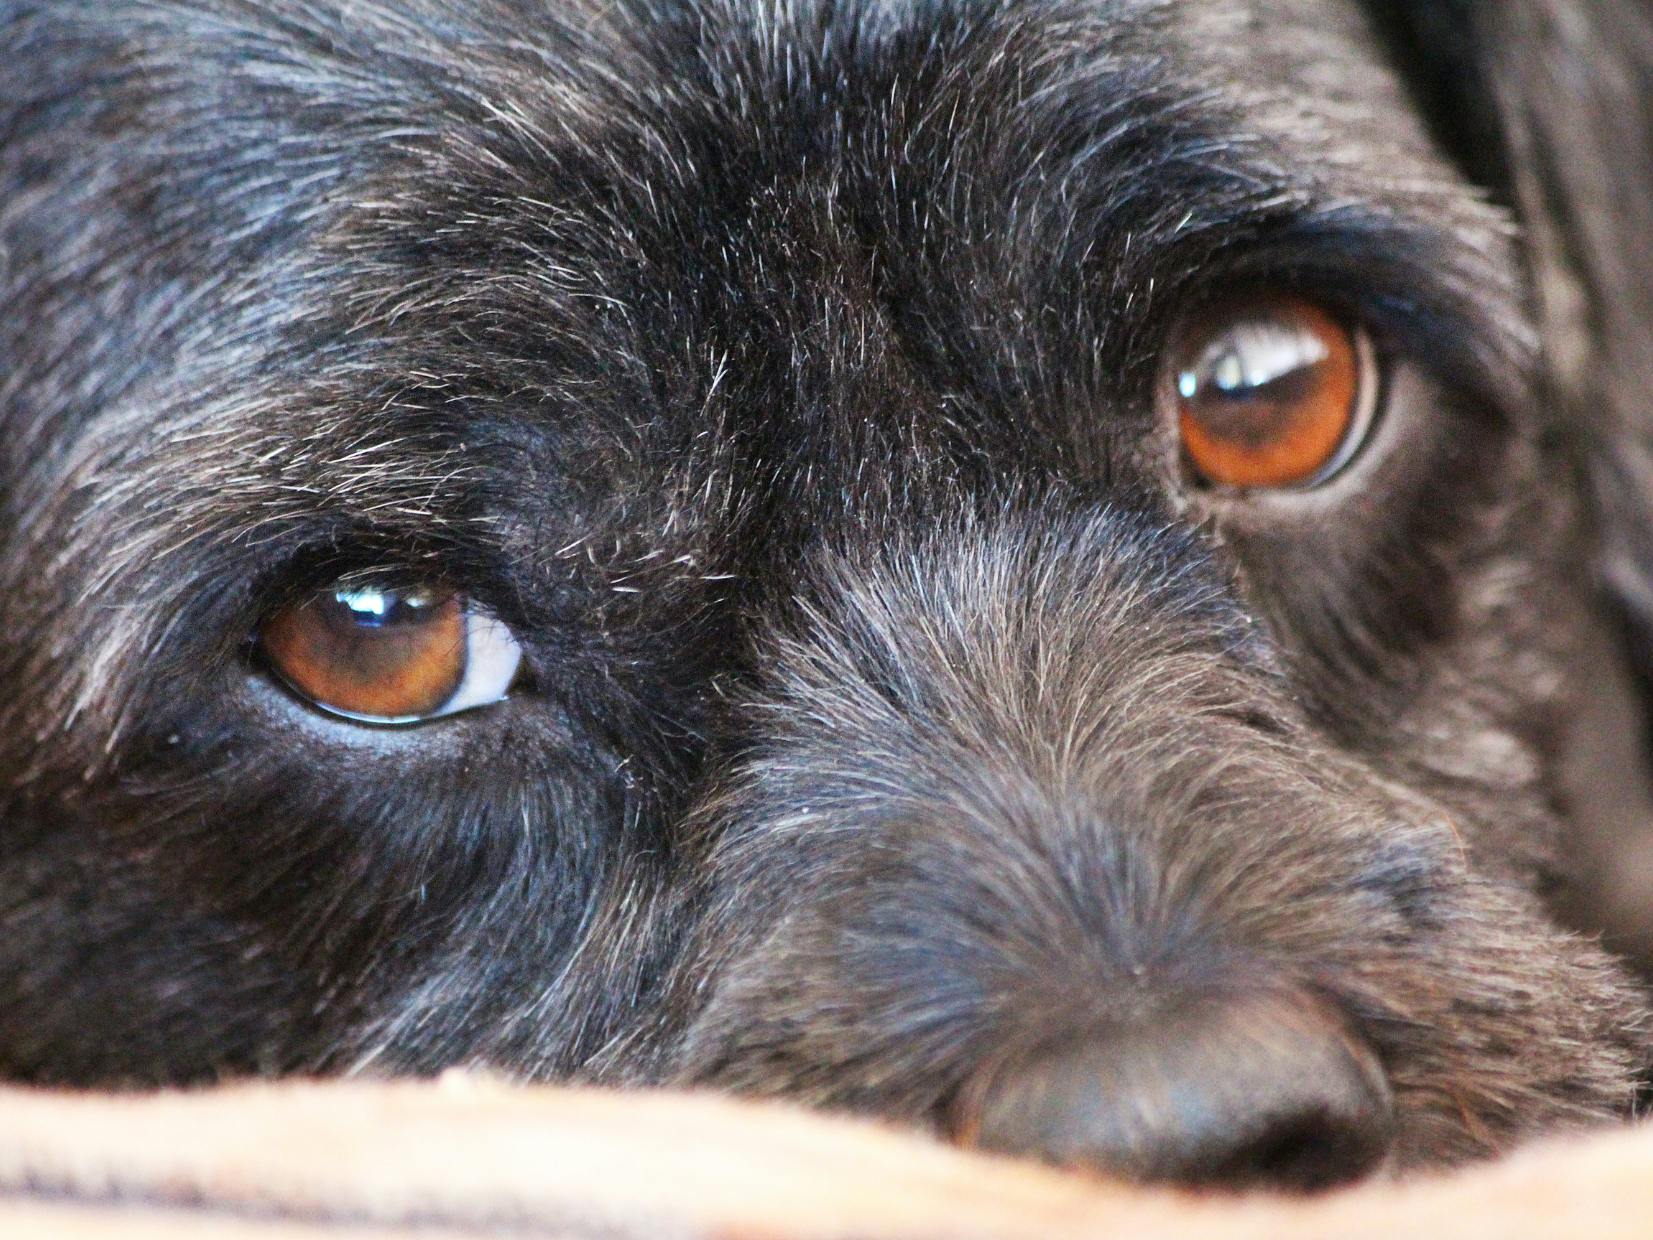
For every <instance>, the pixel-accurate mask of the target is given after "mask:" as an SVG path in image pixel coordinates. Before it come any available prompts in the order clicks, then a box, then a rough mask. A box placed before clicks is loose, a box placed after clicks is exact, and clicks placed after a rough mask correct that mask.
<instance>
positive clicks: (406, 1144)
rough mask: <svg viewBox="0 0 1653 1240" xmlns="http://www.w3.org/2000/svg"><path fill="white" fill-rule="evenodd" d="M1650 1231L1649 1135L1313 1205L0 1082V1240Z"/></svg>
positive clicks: (269, 1100) (1006, 1238) (446, 1112)
mask: <svg viewBox="0 0 1653 1240" xmlns="http://www.w3.org/2000/svg"><path fill="white" fill-rule="evenodd" d="M495 1235H503V1236H516V1235H534V1236H566V1237H573V1238H577V1240H588V1238H590V1240H596V1238H598V1237H601V1238H603V1240H611V1238H622V1237H623V1238H628V1240H629V1238H637V1240H642V1238H644V1237H647V1238H648V1240H670V1238H671V1237H679V1236H681V1237H701V1236H704V1237H720V1238H726V1240H826V1238H828V1237H834V1238H844V1240H848V1238H850V1237H855V1238H858V1240H859V1238H864V1240H873V1238H879V1237H883V1238H889V1240H909V1238H917V1237H942V1236H947V1237H960V1238H967V1240H1021V1238H1026V1240H1035V1238H1038V1240H1067V1238H1069V1237H1147V1238H1149V1240H1157V1238H1159V1237H1166V1238H1179V1240H1180V1238H1186V1240H1205V1238H1211V1240H1215V1238H1216V1237H1219V1236H1220V1237H1224V1238H1225V1240H1250V1238H1253V1237H1255V1238H1256V1240H1263V1238H1264V1237H1267V1238H1269V1240H1298V1238H1301V1240H1309V1238H1310V1237H1350V1238H1360V1237H1373V1238H1376V1237H1385V1238H1386V1240H1388V1238H1393V1237H1404V1238H1410V1237H1416V1238H1417V1240H1423V1238H1424V1237H1435V1236H1447V1235H1452V1236H1465V1237H1482V1236H1484V1237H1488V1238H1489V1240H1491V1238H1494V1237H1496V1238H1497V1240H1521V1238H1523V1237H1537V1236H1546V1237H1549V1236H1582V1237H1590V1238H1591V1240H1614V1238H1617V1237H1626V1238H1629V1237H1637V1238H1638V1240H1641V1238H1646V1237H1653V1130H1649V1131H1644V1132H1631V1133H1610V1134H1606V1135H1605V1136H1603V1137H1600V1138H1596V1139H1593V1140H1590V1141H1586V1142H1579V1143H1571V1144H1564V1145H1556V1146H1551V1147H1547V1148H1541V1149H1536V1150H1530V1151H1527V1152H1525V1153H1522V1154H1520V1155H1518V1156H1516V1157H1515V1158H1513V1159H1510V1160H1509V1161H1507V1162H1504V1163H1502V1164H1499V1165H1497V1166H1492V1167H1484V1168H1480V1169H1477V1170H1474V1171H1471V1172H1468V1173H1465V1174H1462V1175H1458V1176H1455V1177H1450V1178H1446V1179H1441V1180H1437V1181H1428V1182H1421V1183H1415V1184H1412V1185H1409V1186H1404V1187H1395V1186H1384V1185H1378V1186H1372V1187H1368V1188H1363V1189H1357V1190H1354V1191H1352V1192H1347V1193H1344V1194H1341V1195H1338V1196H1333V1197H1330V1198H1323V1199H1320V1200H1317V1201H1310V1202H1296V1203H1293V1202H1281V1201H1274V1200H1265V1199H1253V1200H1245V1201H1233V1200H1224V1199H1210V1198H1208V1199H1190V1198H1178V1197H1174V1196H1171V1195H1169V1194H1161V1193H1145V1192H1136V1191H1132V1190H1129V1189H1124V1188H1120V1187H1116V1186H1112V1185H1107V1184H1101V1183H1097V1182H1094V1181H1086V1180H1082V1179H1079V1178H1075V1177H1067V1176H1062V1175H1057V1174H1054V1173H1051V1172H1046V1171H1043V1170H1040V1169H1038V1168H1034V1167H1026V1166H1021V1165H1017V1164H1012V1163H1008V1162H1002V1161H998V1160H994V1159H988V1158H982V1157H978V1156H973V1155H969V1154H963V1153H959V1152H956V1151H953V1150H950V1149H945V1148H942V1147H939V1146H934V1145H931V1144H928V1143H926V1142H922V1141H919V1140H916V1139H912V1138H908V1137H906V1136H903V1135H901V1134H898V1133H894V1132H889V1131H886V1130H883V1129H879V1128H876V1127H873V1126H870V1125H863V1124H857V1123H852V1122H846V1121H841V1120H829V1119H820V1118H816V1117H810V1116H804V1115H800V1114H798V1113H795V1112H792V1111H788V1110H785V1109H780V1108H772V1107H756V1106H744V1105H740V1104H736V1103H732V1102H727V1101H723V1100H720V1099H715V1098H709V1097H691V1096H684V1095H667V1094H634V1095H616V1094H604V1093H597V1092H590V1091H574V1090H556V1089H548V1088H518V1087H511V1086H506V1085H503V1084H498V1083H493V1082H487V1081H477V1080H474V1079H448V1080H445V1081H443V1082H440V1083H437V1084H434V1085H418V1084H405V1085H366V1084H355V1085H308V1084H299V1085H287V1086H248V1087H238V1088H233V1089H224V1090H217V1091H207V1092H201V1093H193V1094H167V1095H157V1096H124V1097H110V1096H91V1095H87V1096H75V1095H61V1094H49V1093H37V1092H30V1091H23V1090H0V1236H3V1237H6V1240H12V1238H14V1237H16V1238H25V1237H37V1236H38V1237H52V1238H53V1240H57V1238H64V1240H152V1238H156V1240H158V1238H160V1237H176V1238H178V1240H208V1238H211V1240H296V1238H298V1237H311V1238H316V1237H328V1238H330V1240H345V1238H347V1237H350V1238H354V1237H360V1238H361V1240H388V1238H389V1237H409V1238H411V1237H415V1236H416V1237H418V1238H419V1240H442V1238H444V1237H450V1236H495Z"/></svg>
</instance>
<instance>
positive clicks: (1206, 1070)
mask: <svg viewBox="0 0 1653 1240" xmlns="http://www.w3.org/2000/svg"><path fill="white" fill-rule="evenodd" d="M953 1118H954V1122H955V1130H956V1131H957V1132H958V1134H959V1136H960V1139H961V1140H962V1141H964V1142H965V1143H967V1144H973V1145H978V1146H980V1147H982V1148H984V1149H989V1150H994V1151H998V1152H1001V1153H1007V1154H1016V1155H1022V1156H1032V1157H1037V1158H1041V1159H1043V1160H1045V1161H1048V1162H1054V1163H1057V1164H1060V1165H1063V1166H1077V1167H1087V1168H1091V1169H1094V1170H1096V1171H1100V1172H1103V1173H1106V1174H1109V1175H1118V1176H1124V1177H1126V1178H1129V1179H1133V1180H1139V1181H1147V1182H1172V1183H1177V1184H1183V1185H1194V1186H1211V1187H1221V1188H1276V1189H1285V1190H1295V1191H1310V1190H1314V1189H1319V1188H1327V1187H1331V1186H1333V1185H1336V1184H1341V1183H1344V1182H1347V1181H1350V1180H1354V1179H1357V1178H1359V1177H1360V1176H1362V1175H1364V1174H1366V1173H1367V1172H1369V1171H1371V1170H1372V1169H1373V1168H1374V1167H1375V1166H1376V1165H1377V1164H1378V1163H1380V1162H1381V1161H1382V1160H1383V1159H1384V1157H1385V1156H1386V1155H1387V1153H1388V1151H1389V1148H1390V1145H1391V1143H1392V1140H1393V1133H1394V1111H1393V1104H1392V1100H1391V1097H1390V1093H1389V1086H1388V1083H1387V1080H1386V1078H1385V1076H1384V1073H1383V1070H1382V1068H1381V1067H1380V1065H1379V1064H1378V1062H1377V1058H1376V1056H1375V1055H1374V1054H1373V1053H1372V1051H1371V1049H1370V1048H1369V1047H1367V1046H1366V1045H1365V1044H1364V1043H1363V1042H1361V1041H1360V1040H1359V1039H1358V1038H1356V1037H1354V1036H1353V1035H1352V1034H1351V1033H1350V1031H1349V1030H1348V1028H1347V1026H1346V1024H1345V1023H1344V1022H1343V1021H1342V1020H1340V1019H1339V1018H1338V1017H1337V1015H1336V1013H1335V1012H1334V1011H1333V1010H1332V1009H1331V1008H1330V1007H1329V1006H1328V1005H1326V1004H1324V1003H1322V1002H1321V1001H1319V1000H1317V999H1315V998H1314V997H1313V996H1311V995H1308V994H1306V993H1303V992H1298V991H1284V992H1282V991H1270V992H1267V993H1261V994H1248V995H1243V996H1232V995H1230V996H1223V997H1220V998H1217V997H1203V998H1200V999H1197V1000H1192V1001H1188V1002H1185V1003H1182V1004H1180V1005H1178V1006H1176V1007H1175V1008H1173V1009H1172V1010H1169V1011H1165V1010H1161V1011H1159V1012H1156V1013H1155V1014H1154V1015H1153V1016H1152V1017H1151V1018H1147V1019H1143V1020H1141V1021H1139V1022H1135V1023H1133V1024H1131V1025H1129V1026H1127V1027H1125V1028H1123V1029H1113V1030H1110V1031H1109V1032H1108V1033H1107V1034H1106V1035H1100V1036H1091V1037H1087V1038H1083V1039H1077V1040H1070V1041H1067V1042H1063V1043H1060V1044H1057V1045H1054V1046H1049V1047H1047V1048H1046V1049H1045V1050H1043V1051H1042V1052H1040V1053H1038V1054H1035V1055H1033V1056H1031V1057H1028V1058H1026V1059H1024V1060H1022V1061H1020V1062H1018V1063H1016V1064H1014V1065H1013V1066H1011V1067H1008V1068H1005V1069H1002V1070H1000V1071H999V1072H997V1073H994V1074H991V1075H990V1076H989V1077H987V1078H984V1080H983V1081H981V1082H978V1084H977V1085H976V1086H975V1087H974V1088H967V1089H965V1090H964V1091H962V1092H961V1094H960V1096H959V1101H958V1103H957V1104H956V1110H955V1114H954V1117H953Z"/></svg>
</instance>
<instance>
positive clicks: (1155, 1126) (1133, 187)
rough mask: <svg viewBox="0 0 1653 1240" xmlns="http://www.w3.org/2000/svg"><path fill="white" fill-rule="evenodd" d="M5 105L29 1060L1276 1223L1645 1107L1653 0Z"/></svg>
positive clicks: (693, 55)
mask: <svg viewBox="0 0 1653 1240" xmlns="http://www.w3.org/2000/svg"><path fill="white" fill-rule="evenodd" d="M0 49H3V50H4V53H5V54H4V56H3V57H0V304H3V305H4V306H5V313H4V316H3V317H0V428H3V430H4V440H3V444H4V446H3V447H0V631H3V632H4V634H5V638H4V641H3V642H0V686H3V687H4V694H3V698H0V824H3V830H0V1072H3V1073H4V1074H5V1075H7V1076H9V1077H11V1078H14V1079H18V1080H23V1081H31V1082H38V1083H46V1084H60V1085H63V1084H68V1085H97V1086H147V1085H156V1084H175V1083H190V1082H203V1081H211V1080H216V1079H221V1078H225V1077H233V1076H240V1075H248V1074H256V1075H278V1074H428V1073H434V1072H437V1071H440V1070H442V1069H445V1068H447V1067H450V1066H455V1065H458V1066H472V1067H486V1068H493V1069H499V1070H503V1071H507V1072H509V1073H512V1074H516V1075H519V1076H522V1077H526V1078H532V1079H563V1080H575V1081H589V1082H599V1083H605V1084H613V1085H655V1084H678V1085H683V1084H688V1085H697V1086H707V1087H712V1088H717V1089H723V1090H728V1091H732V1092H736V1093H742V1094H747V1095H758V1096H768V1097H778V1098H785V1099H792V1100H795V1101H798V1102H801V1103H803V1104H806V1105H809V1106H815V1107H822V1108H829V1109H836V1110H844V1111H851V1112H858V1113H865V1114H871V1115H876V1116H882V1117H885V1118H887V1119H889V1120H892V1121H895V1122H899V1123H905V1124H911V1125H915V1126H918V1127H920V1128H923V1129H928V1130H930V1131H933V1132H935V1133H937V1134H938V1135H942V1136H944V1137H946V1138H948V1139H951V1140H955V1141H958V1142H961V1143H964V1144H970V1145H975V1146H980V1147H983V1148H986V1149H990V1150H995V1151H1001V1152H1005V1153H1009V1154H1017V1155H1025V1156H1030V1157H1035V1158H1042V1159H1045V1160H1047V1161H1051V1162H1055V1163H1058V1164H1062V1165H1067V1166H1075V1167H1083V1168H1090V1169H1093V1170H1098V1171H1101V1172H1105V1173H1109V1174H1115V1175H1120V1176H1125V1177H1130V1178H1135V1179H1140V1180H1147V1181H1172V1182H1179V1183H1189V1184H1201V1185H1218V1186H1250V1185H1262V1186H1271V1187H1283V1188H1315V1187H1321V1186H1325V1185H1331V1184H1337V1183H1342V1182H1345V1181H1348V1180H1352V1179H1355V1178H1358V1177H1360V1176H1364V1175H1368V1174H1371V1173H1373V1172H1374V1171H1378V1170H1380V1169H1389V1170H1405V1169H1411V1168H1419V1167H1429V1166H1439V1165H1445V1164H1450V1163H1454V1162H1458V1161H1462V1160H1465V1159H1470V1158H1475V1157H1481V1156H1485V1155H1488V1154H1491V1153H1495V1152H1497V1151H1500V1150H1503V1149H1506V1148H1508V1147H1509V1146H1511V1145H1512V1144H1514V1143H1516V1142H1517V1141H1519V1140H1520V1139H1522V1138H1524V1137H1526V1136H1528V1135H1531V1134H1534V1133H1539V1132H1547V1131H1553V1130H1557V1129H1562V1128H1569V1127H1573V1126H1577V1125H1581V1124H1588V1123H1596V1122H1605V1121H1609V1120H1612V1119H1615V1118H1623V1117H1626V1116H1628V1115H1629V1114H1631V1112H1632V1111H1633V1109H1634V1105H1635V1099H1636V1096H1637V1082H1638V1080H1639V1077H1640V1074H1641V1072H1642V1071H1643V1070H1644V1068H1645V1066H1646V1064H1647V1061H1648V1055H1649V1046H1650V1043H1649V1033H1648V1024H1647V1020H1646V1016H1645V1011H1646V1000H1645V997H1644V996H1643V993H1642V992H1641V990H1640V989H1639V986H1638V984H1637V983H1636V982H1635V981H1634V980H1633V979H1632V976H1631V974H1630V972H1629V970H1628V969H1627V968H1626V967H1625V966H1624V965H1622V964H1621V963H1619V962H1618V961H1617V960H1615V958H1613V957H1612V956H1610V955H1609V954H1608V952H1607V951H1605V950H1604V949H1603V947H1602V946H1601V945H1599V944H1598V943H1597V942H1596V941H1594V940H1593V939H1592V938H1591V937H1590V936H1589V935H1580V934H1578V933H1576V932H1575V931H1574V930H1571V929H1569V928H1567V927H1565V926H1564V925H1563V924H1562V918H1561V916H1560V914H1558V912H1557V909H1558V908H1560V907H1561V906H1562V904H1563V903H1564V902H1565V900H1566V899H1567V892H1568V891H1569V890H1570V888H1569V885H1568V884H1569V881H1570V879H1569V867H1571V869H1573V870H1576V869H1578V866H1577V865H1575V864H1572V863H1574V862H1576V860H1577V859H1578V857H1579V856H1580V855H1582V850H1583V849H1584V848H1585V847H1586V845H1585V844H1583V843H1580V842H1579V841H1580V840H1581V839H1582V838H1583V836H1582V835H1581V832H1582V831H1583V828H1582V827H1581V825H1580V824H1581V823H1584V822H1586V821H1587V820H1589V819H1590V817H1591V814H1592V813H1593V812H1595V811H1593V810H1592V808H1591V807H1592V806H1602V805H1609V806H1624V805H1633V804H1634V803H1635V787H1636V786H1637V781H1639V780H1642V779H1644V778H1645V769H1644V766H1643V763H1642V756H1641V754H1640V752H1639V748H1638V746H1637V745H1636V744H1634V743H1627V742H1626V739H1625V737H1626V731H1625V728H1624V727H1619V728H1616V729H1615V728H1611V727H1606V726H1600V725H1599V720H1600V718H1601V717H1602V715H1601V711H1602V709H1603V707H1602V704H1603V703H1606V704H1609V705H1613V706H1614V709H1617V710H1618V711H1619V715H1618V716H1617V717H1618V718H1620V719H1621V720H1625V719H1627V720H1631V721H1632V723H1634V721H1636V720H1639V718H1640V711H1641V704H1640V697H1639V694H1640V687H1639V686H1640V683H1641V682H1640V673H1639V671H1638V668H1639V667H1640V666H1641V660H1642V655H1643V653H1644V652H1645V651H1646V650H1647V649H1649V648H1650V647H1649V646H1648V645H1647V643H1646V641H1645V637H1646V631H1647V624H1648V621H1649V618H1650V617H1653V605H1649V603H1648V600H1649V599H1650V598H1653V593H1650V592H1649V590H1648V586H1649V584H1650V583H1653V552H1650V550H1649V544H1648V542H1647V541H1646V531H1647V529H1649V528H1650V523H1649V522H1648V520H1647V512H1648V506H1649V498H1648V497H1649V496H1653V487H1647V486H1643V485H1642V480H1643V479H1645V478H1653V472H1649V471H1648V469H1647V466H1648V465H1649V464H1650V463H1653V455H1650V448H1653V435H1650V428H1653V422H1650V421H1649V414H1648V412H1647V408H1646V401H1645V397H1644V393H1645V391H1646V390H1647V387H1648V384H1647V382H1646V378H1645V372H1646V370H1647V367H1648V366H1649V362H1648V361H1647V359H1648V358H1649V357H1653V349H1650V347H1649V346H1650V345H1653V327H1650V324H1653V314H1650V313H1649V311H1650V310H1653V286H1650V285H1649V283H1648V270H1649V268H1648V264H1646V263H1645V262H1643V261H1641V255H1640V250H1641V248H1642V247H1643V245H1644V239H1645V237H1646V236H1648V235H1650V232H1653V192H1650V186H1649V185H1648V184H1647V183H1648V181H1649V179H1650V177H1653V174H1650V172H1649V169H1650V168H1653V161H1650V160H1649V159H1648V155H1649V152H1650V151H1653V145H1650V143H1649V135H1650V134H1653V125H1650V121H1653V109H1650V108H1649V105H1648V103H1647V100H1648V99H1649V98H1653V95H1649V93H1648V92H1647V90H1646V89H1645V86H1646V85H1647V82H1648V79H1649V74H1650V73H1653V18H1650V17H1649V16H1648V15H1647V14H1646V13H1645V12H1644V10H1643V7H1642V6H1640V5H1637V4H1634V3H1631V2H1630V0H1579V2H1576V3H1573V2H1569V0H1511V2H1510V3H1506V4H1501V5H1497V6H1491V5H1488V6H1477V5H1472V4H1469V3H1454V2H1451V0H1438V2H1434V3H1426V2H1423V0H1419V2H1417V3H1378V2H1377V0H1371V2H1370V3H1366V2H1361V0H1183V2H1182V3H1174V4H1173V3H1164V2H1162V0H601V2H599V0H563V2H560V3H549V2H547V0H356V2H354V3H349V4H345V3H342V2H341V0H106V2H105V3H101V4H98V5H81V4H76V3H73V2H72V0H55V2H54V0H0ZM1614 704H1616V705H1614ZM1626 726H1630V725H1626ZM1634 726H1639V724H1635V725H1634ZM1632 741H1633V738H1632ZM1604 754H1607V755H1611V756H1612V758H1611V760H1604V759H1603V757H1602V755H1604ZM1580 755H1582V756H1580ZM1579 770H1582V771H1589V772H1592V773H1591V774H1590V775H1589V777H1588V778H1587V779H1582V780H1581V779H1576V778H1574V779H1570V777H1569V775H1568V772H1569V771H1579ZM1581 784H1582V785H1584V786H1582V787H1581V786H1580V785H1581ZM1624 813H1628V811H1623V812H1621V817H1623V816H1624ZM1597 816H1598V817H1599V816H1600V815H1599V814H1597ZM1629 820H1630V819H1626V821H1629Z"/></svg>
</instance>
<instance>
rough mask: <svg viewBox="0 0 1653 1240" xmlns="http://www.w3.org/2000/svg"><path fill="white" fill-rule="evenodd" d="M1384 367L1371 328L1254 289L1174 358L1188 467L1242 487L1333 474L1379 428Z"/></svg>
mask: <svg viewBox="0 0 1653 1240" xmlns="http://www.w3.org/2000/svg"><path fill="white" fill-rule="evenodd" d="M1375 370H1376V367H1375V364H1374V362H1373V350H1372V346H1371V342H1370V340H1369V339H1368V338H1367V336H1366V334H1365V333H1364V332H1362V331H1359V330H1358V329H1351V328H1349V327H1345V326H1344V325H1343V324H1342V323H1340V322H1339V321H1338V320H1337V319H1335V318H1334V317H1332V315H1330V314H1328V313H1327V312H1326V311H1325V310H1322V309H1321V308H1320V307H1318V306H1316V305H1314V304H1313V303H1311V302H1308V301H1305V300H1303V299H1301V298H1297V297H1285V296H1273V297H1262V298H1253V299H1250V300H1247V301H1244V302H1238V303H1230V304H1228V305H1226V306H1223V307H1221V308H1219V309H1218V310H1217V311H1216V312H1214V313H1210V314H1206V315H1204V316H1202V317H1201V318H1200V319H1199V320H1198V321H1197V323H1196V324H1195V325H1194V327H1193V328H1192V329H1191V330H1188V331H1186V332H1184V333H1183V336H1182V339H1181V343H1180V345H1179V346H1178V347H1177V349H1176V350H1175V351H1174V356H1173V358H1172V367H1171V382H1172V384H1173V386H1174V388H1175V401H1176V409H1177V429H1178V433H1179V435H1180V436H1181V440H1182V450H1183V454H1184V457H1185V459H1186V461H1187V463H1188V466H1189V468H1190V469H1191V470H1192V471H1193V472H1194V474H1195V475H1196V476H1197V477H1198V478H1199V479H1200V481H1202V482H1205V483H1208V484H1211V485H1215V486H1221V487H1233V488H1237V489H1242V490H1261V489H1285V488H1298V489H1301V488H1307V487H1312V486H1318V485H1319V484H1320V483H1322V482H1326V481H1328V480H1329V479H1330V478H1331V477H1332V475H1334V474H1336V473H1337V472H1338V471H1339V470H1340V469H1342V468H1343V466H1344V465H1346V464H1347V463H1348V462H1349V461H1350V460H1351V459H1352V458H1353V456H1354V454H1355V453H1356V451H1358V449H1359V448H1360V446H1361V443H1362V442H1363V441H1364V439H1365V437H1366V433H1367V431H1368V430H1369V429H1370V427H1371V422H1372V416H1373V411H1374V409H1375V407H1376V403H1377V392H1376V388H1377V386H1378V385H1377V376H1376V373H1375Z"/></svg>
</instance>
